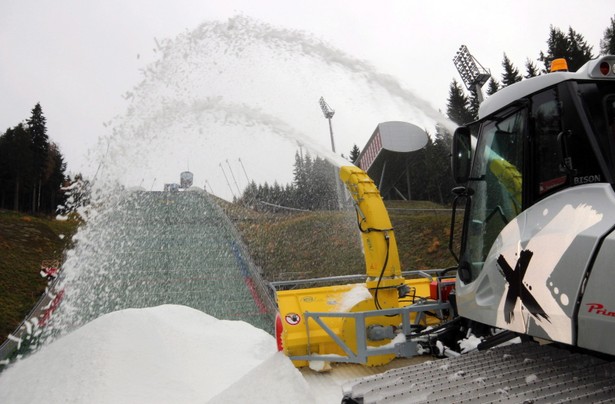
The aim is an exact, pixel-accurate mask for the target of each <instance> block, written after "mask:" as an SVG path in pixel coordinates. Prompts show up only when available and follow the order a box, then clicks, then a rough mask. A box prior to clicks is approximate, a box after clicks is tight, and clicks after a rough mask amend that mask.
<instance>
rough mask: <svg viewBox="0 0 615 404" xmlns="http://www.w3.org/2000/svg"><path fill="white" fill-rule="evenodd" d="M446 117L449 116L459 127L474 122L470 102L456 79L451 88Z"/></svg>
mask: <svg viewBox="0 0 615 404" xmlns="http://www.w3.org/2000/svg"><path fill="white" fill-rule="evenodd" d="M446 115H448V118H449V119H450V120H451V121H453V122H455V123H456V124H458V125H463V124H465V123H468V122H472V121H473V120H474V116H473V115H472V112H471V111H470V101H469V100H468V97H467V96H466V95H465V94H464V92H463V89H462V88H461V87H460V86H459V83H457V80H455V79H453V81H452V83H451V85H450V87H449V92H448V101H447V103H446Z"/></svg>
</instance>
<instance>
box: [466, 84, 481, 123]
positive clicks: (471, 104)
mask: <svg viewBox="0 0 615 404" xmlns="http://www.w3.org/2000/svg"><path fill="white" fill-rule="evenodd" d="M479 107H480V101H479V100H478V93H477V92H476V90H471V91H470V98H469V99H468V111H469V112H470V115H471V116H472V121H475V120H477V119H478V108H479Z"/></svg>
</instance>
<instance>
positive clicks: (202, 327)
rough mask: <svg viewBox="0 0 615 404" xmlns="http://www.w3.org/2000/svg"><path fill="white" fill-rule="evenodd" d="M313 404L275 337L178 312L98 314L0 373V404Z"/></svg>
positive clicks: (237, 324)
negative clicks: (242, 403)
mask: <svg viewBox="0 0 615 404" xmlns="http://www.w3.org/2000/svg"><path fill="white" fill-rule="evenodd" d="M37 402H45V403H59V402H62V403H64V402H70V403H73V402H74V403H86V402H87V403H205V402H211V403H240V402H250V403H291V402H292V403H312V402H316V400H315V399H314V396H313V395H312V394H311V392H310V391H309V387H308V385H307V383H306V381H305V380H304V379H303V377H302V376H301V373H300V372H299V371H298V370H297V369H296V368H295V367H294V366H293V365H292V363H291V362H290V360H289V359H288V358H287V357H285V356H284V355H283V354H282V353H279V352H277V350H276V344H275V340H274V338H273V337H272V336H271V335H269V334H267V333H266V332H265V331H263V330H260V329H258V328H255V327H253V326H252V325H250V324H247V323H245V322H242V321H226V320H218V319H216V318H214V317H211V316H209V315H207V314H205V313H202V312H200V311H198V310H194V309H191V308H188V307H185V306H177V305H165V306H159V307H153V308H147V309H128V310H122V311H117V312H114V313H111V314H107V315H104V316H102V317H100V318H98V319H96V320H94V321H92V322H91V323H89V324H87V325H85V326H83V327H82V328H80V329H78V330H76V331H75V332H73V333H71V334H69V335H67V336H65V337H63V338H60V339H59V340H57V341H55V342H53V343H51V344H50V345H48V346H45V347H43V348H42V349H41V350H40V351H39V352H37V353H35V354H34V355H32V356H30V357H28V358H26V359H23V360H21V361H18V362H17V363H16V364H14V365H13V366H12V367H10V368H9V369H7V370H6V371H4V372H3V373H2V374H0V403H37Z"/></svg>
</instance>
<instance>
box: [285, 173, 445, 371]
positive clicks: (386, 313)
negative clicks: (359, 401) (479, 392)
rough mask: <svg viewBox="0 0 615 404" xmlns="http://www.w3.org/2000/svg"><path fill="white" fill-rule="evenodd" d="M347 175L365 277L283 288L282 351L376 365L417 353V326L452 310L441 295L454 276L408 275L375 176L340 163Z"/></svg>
mask: <svg viewBox="0 0 615 404" xmlns="http://www.w3.org/2000/svg"><path fill="white" fill-rule="evenodd" d="M340 177H341V179H342V181H343V182H344V184H345V185H346V187H347V189H348V191H349V192H350V195H351V196H352V198H353V200H354V202H355V209H356V212H357V220H358V224H359V229H360V232H361V239H362V242H363V249H364V254H365V265H366V276H365V282H363V283H354V284H345V285H337V286H322V287H314V288H307V289H292V290H277V291H276V299H277V304H278V309H279V313H278V316H277V318H276V338H277V341H278V349H280V350H283V351H284V352H285V353H286V355H288V356H289V357H290V358H291V359H292V360H293V361H294V363H295V365H296V366H298V367H301V366H307V365H308V364H310V365H313V367H314V366H317V365H316V364H322V363H327V362H351V363H362V364H366V365H369V366H376V365H382V364H386V363H388V362H390V361H391V360H392V359H393V358H395V357H409V356H413V355H416V354H417V344H416V343H414V342H413V341H412V340H411V339H410V338H409V336H410V335H411V334H412V330H416V328H417V327H425V326H429V325H436V324H438V323H440V322H441V321H442V320H443V319H444V318H445V317H446V313H448V312H449V311H450V306H449V304H448V303H446V302H444V301H443V300H444V299H442V298H441V297H442V296H441V295H443V293H442V291H445V290H450V288H452V287H453V280H451V279H450V278H449V279H447V280H445V281H441V280H440V279H436V280H434V278H433V277H431V276H430V275H428V274H425V273H419V272H415V273H413V277H412V278H409V279H405V278H404V277H403V276H402V271H401V268H400V261H399V255H398V252H397V243H396V241H395V234H394V231H393V227H392V225H391V221H390V219H389V215H388V213H387V211H386V208H385V206H384V202H383V201H382V197H381V196H380V192H379V191H378V188H377V187H376V185H375V184H374V182H373V181H372V180H371V179H370V178H369V177H368V175H367V174H366V173H365V172H364V171H363V170H361V169H360V168H358V167H355V166H345V167H341V169H340ZM340 279H344V277H332V278H321V279H318V280H309V281H310V282H312V283H317V282H327V281H334V280H340ZM288 284H290V283H287V284H286V285H287V286H288ZM443 285H444V286H445V287H444V288H442V286H443ZM274 286H276V287H281V286H284V285H282V283H278V284H277V285H274ZM295 286H296V285H295Z"/></svg>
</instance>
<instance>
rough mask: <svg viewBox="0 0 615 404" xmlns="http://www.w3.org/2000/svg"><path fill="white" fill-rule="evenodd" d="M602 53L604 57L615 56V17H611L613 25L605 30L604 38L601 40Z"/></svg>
mask: <svg viewBox="0 0 615 404" xmlns="http://www.w3.org/2000/svg"><path fill="white" fill-rule="evenodd" d="M600 52H601V53H602V54H603V55H615V16H613V17H611V24H610V25H609V26H608V27H607V28H606V29H605V30H604V37H603V38H602V39H601V40H600Z"/></svg>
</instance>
